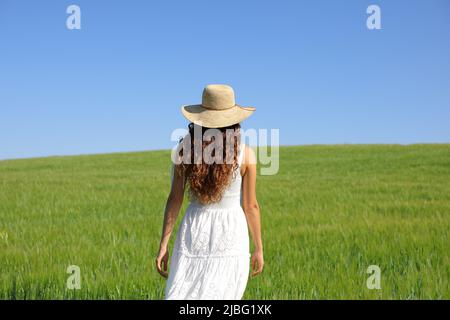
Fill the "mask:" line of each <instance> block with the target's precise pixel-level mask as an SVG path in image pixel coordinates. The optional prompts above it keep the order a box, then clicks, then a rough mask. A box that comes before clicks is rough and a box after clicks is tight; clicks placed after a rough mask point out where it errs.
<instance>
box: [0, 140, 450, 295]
mask: <svg viewBox="0 0 450 320" xmlns="http://www.w3.org/2000/svg"><path fill="white" fill-rule="evenodd" d="M169 168H170V154H169V151H155V152H140V153H122V154H109V155H92V156H75V157H50V158H39V159H26V160H8V161H0V299H161V298H163V293H164V285H165V280H163V279H162V278H161V277H160V276H159V275H158V274H157V272H156V271H155V270H154V257H155V254H156V251H157V248H158V245H159V237H160V232H161V224H162V217H163V210H164V205H165V200H166V196H167V193H168V189H169ZM257 188H258V189H257V193H258V200H259V203H260V207H261V214H262V222H263V239H264V246H265V260H266V268H265V271H264V273H263V274H262V275H261V276H260V277H258V278H255V279H252V280H250V281H249V283H248V286H247V290H246V293H245V296H244V298H245V299H449V297H450V289H449V282H448V281H449V278H450V260H449V254H450V244H449V239H450V237H449V235H450V145H448V144H443V145H410V146H399V145H336V146H301V147H282V148H281V150H280V170H279V172H278V174H277V175H274V176H259V177H258V186H257ZM185 207H186V203H185V204H184V205H183V209H184V208H185ZM181 214H182V213H181ZM181 214H180V216H181ZM179 220H180V219H179ZM174 236H175V235H173V237H172V238H174ZM172 240H173V239H172ZM69 265H77V266H79V267H80V268H81V286H82V287H81V289H80V290H68V289H67V288H66V281H67V278H68V277H69V274H67V273H66V269H67V267H68V266H69ZM369 265H378V266H379V267H380V268H381V290H369V289H368V288H367V287H366V280H367V278H368V277H369V274H367V273H366V270H367V268H368V267H369Z"/></svg>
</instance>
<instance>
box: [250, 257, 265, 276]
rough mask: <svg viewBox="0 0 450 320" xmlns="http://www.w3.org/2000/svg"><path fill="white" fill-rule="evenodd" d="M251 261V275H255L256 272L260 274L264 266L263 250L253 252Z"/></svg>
mask: <svg viewBox="0 0 450 320" xmlns="http://www.w3.org/2000/svg"><path fill="white" fill-rule="evenodd" d="M251 263H252V269H253V272H252V277H255V276H257V275H258V274H260V273H261V272H262V271H263V268H264V257H263V252H262V251H255V252H253V254H252V259H251Z"/></svg>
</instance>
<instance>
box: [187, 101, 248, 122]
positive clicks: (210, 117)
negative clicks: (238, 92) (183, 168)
mask: <svg viewBox="0 0 450 320" xmlns="http://www.w3.org/2000/svg"><path fill="white" fill-rule="evenodd" d="M255 110H256V108H254V107H242V106H239V105H235V106H233V107H231V108H229V109H225V110H211V109H207V108H205V107H203V106H202V105H201V104H194V105H187V106H182V107H181V112H182V113H183V115H184V117H185V118H186V119H188V120H189V121H191V122H193V123H195V124H197V125H200V126H202V127H206V128H223V127H228V126H231V125H233V124H236V123H239V122H241V121H243V120H245V119H247V118H248V117H250V116H251V115H252V113H253V112H255Z"/></svg>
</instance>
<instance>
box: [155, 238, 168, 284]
mask: <svg viewBox="0 0 450 320" xmlns="http://www.w3.org/2000/svg"><path fill="white" fill-rule="evenodd" d="M168 264H169V249H168V248H167V246H162V247H160V248H159V252H158V256H157V257H156V270H158V272H159V274H160V275H161V276H163V277H164V278H167V277H168V276H169V274H168V273H167V266H168Z"/></svg>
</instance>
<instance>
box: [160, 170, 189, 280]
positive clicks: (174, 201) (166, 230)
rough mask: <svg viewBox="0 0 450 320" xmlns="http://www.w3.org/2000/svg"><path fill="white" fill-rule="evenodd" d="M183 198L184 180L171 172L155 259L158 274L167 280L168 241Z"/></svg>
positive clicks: (175, 172) (176, 171)
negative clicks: (169, 188) (170, 183)
mask: <svg viewBox="0 0 450 320" xmlns="http://www.w3.org/2000/svg"><path fill="white" fill-rule="evenodd" d="M183 197H184V178H183V176H181V175H180V174H179V173H178V170H176V168H174V170H173V180H172V187H171V190H170V193H169V197H168V198H167V202H166V209H165V212H164V223H163V229H162V235H161V242H160V245H159V252H158V256H157V258H156V269H157V270H158V272H159V274H160V275H161V276H163V277H164V278H167V276H168V273H167V266H168V263H169V248H168V246H169V240H170V235H171V234H172V231H173V228H174V226H175V222H176V221H177V217H178V214H179V213H180V209H181V205H182V204H183Z"/></svg>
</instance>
